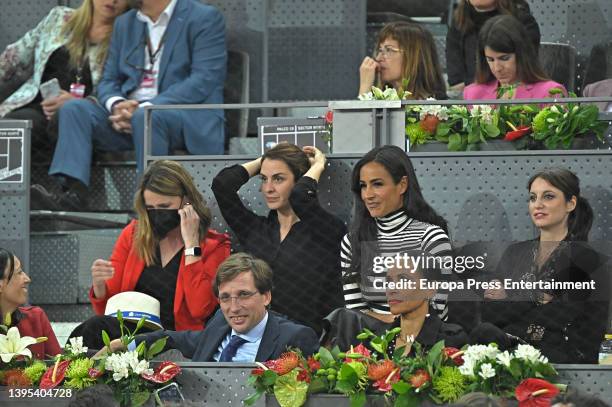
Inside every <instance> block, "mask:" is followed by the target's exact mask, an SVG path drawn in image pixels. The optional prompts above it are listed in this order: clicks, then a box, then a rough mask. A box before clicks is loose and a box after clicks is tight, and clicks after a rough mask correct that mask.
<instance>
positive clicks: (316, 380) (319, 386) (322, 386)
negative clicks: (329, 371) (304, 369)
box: [308, 376, 327, 393]
mask: <svg viewBox="0 0 612 407" xmlns="http://www.w3.org/2000/svg"><path fill="white" fill-rule="evenodd" d="M324 392H327V381H325V380H324V379H323V378H322V377H318V376H315V377H313V378H312V380H311V381H310V386H308V393H324Z"/></svg>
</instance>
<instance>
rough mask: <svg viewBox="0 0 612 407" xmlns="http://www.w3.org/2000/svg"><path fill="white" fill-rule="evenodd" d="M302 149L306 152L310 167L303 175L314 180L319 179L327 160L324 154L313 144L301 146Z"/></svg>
mask: <svg viewBox="0 0 612 407" xmlns="http://www.w3.org/2000/svg"><path fill="white" fill-rule="evenodd" d="M302 150H303V151H304V153H306V155H307V156H308V160H309V161H310V169H309V170H308V171H306V174H304V175H305V176H308V177H310V178H313V179H314V180H315V181H319V178H320V177H321V174H322V173H323V171H324V170H325V163H326V162H327V158H326V157H325V154H323V152H322V151H321V150H319V149H318V148H316V147H313V146H306V147H304V148H302Z"/></svg>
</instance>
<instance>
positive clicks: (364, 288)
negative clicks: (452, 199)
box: [341, 146, 451, 322]
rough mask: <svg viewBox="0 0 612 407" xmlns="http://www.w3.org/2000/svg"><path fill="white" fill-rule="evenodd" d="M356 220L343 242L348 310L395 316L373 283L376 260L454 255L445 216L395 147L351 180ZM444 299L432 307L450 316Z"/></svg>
mask: <svg viewBox="0 0 612 407" xmlns="http://www.w3.org/2000/svg"><path fill="white" fill-rule="evenodd" d="M351 189H352V191H353V195H354V212H353V220H352V223H351V226H350V228H349V233H348V234H347V235H346V236H344V238H343V239H342V250H341V261H342V274H343V279H344V286H343V288H344V299H345V305H346V308H349V309H353V310H361V311H364V312H366V313H367V314H369V315H370V316H373V317H375V318H378V319H381V320H383V321H387V322H390V321H391V320H392V319H393V317H392V315H391V314H390V311H389V304H388V303H387V299H386V297H385V293H384V290H383V291H381V290H379V289H377V288H375V287H373V284H372V279H373V278H375V277H376V274H377V273H378V274H379V273H383V272H385V270H378V271H377V270H375V268H374V261H375V259H374V257H375V256H379V255H383V254H393V253H398V252H405V251H408V250H420V251H422V252H423V253H425V254H427V255H430V256H434V257H437V258H439V259H445V258H447V257H448V256H450V255H451V245H450V241H449V238H448V232H447V225H446V221H445V220H444V218H442V217H441V216H440V215H438V214H437V213H436V211H435V210H434V209H433V208H432V207H431V206H430V205H429V204H428V203H427V201H426V200H425V198H424V197H423V194H422V193H421V188H420V186H419V182H418V180H417V177H416V174H415V172H414V168H413V166H412V162H411V161H410V159H409V158H408V156H407V155H406V153H405V152H404V151H403V150H402V149H401V148H399V147H396V146H382V147H378V148H375V149H373V150H371V151H370V152H368V153H367V154H366V155H365V156H363V158H362V159H361V160H359V161H358V162H357V164H356V165H355V168H354V169H353V174H352V178H351ZM446 297H447V295H446V294H444V293H438V294H436V296H435V297H434V299H433V304H432V305H433V306H434V309H435V310H436V311H437V312H438V313H439V314H440V316H441V317H442V318H443V319H444V318H445V317H446V313H447V309H446Z"/></svg>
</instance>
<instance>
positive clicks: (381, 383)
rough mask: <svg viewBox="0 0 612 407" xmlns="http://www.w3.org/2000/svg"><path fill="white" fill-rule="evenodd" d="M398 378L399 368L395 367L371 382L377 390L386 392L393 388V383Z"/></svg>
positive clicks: (397, 380)
mask: <svg viewBox="0 0 612 407" xmlns="http://www.w3.org/2000/svg"><path fill="white" fill-rule="evenodd" d="M399 379H400V369H399V368H395V369H393V370H392V371H391V372H390V373H389V374H388V375H387V376H385V377H383V378H382V379H380V380H377V381H375V382H374V383H372V386H373V387H374V388H375V389H378V391H380V392H383V393H386V392H389V391H391V390H393V383H397V382H399Z"/></svg>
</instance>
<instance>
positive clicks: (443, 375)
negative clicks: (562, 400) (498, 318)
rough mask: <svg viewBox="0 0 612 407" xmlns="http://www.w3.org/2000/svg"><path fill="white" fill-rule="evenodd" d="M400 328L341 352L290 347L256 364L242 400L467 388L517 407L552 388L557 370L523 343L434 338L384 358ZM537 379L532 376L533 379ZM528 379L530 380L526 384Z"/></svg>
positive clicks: (392, 397) (426, 395)
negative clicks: (305, 352) (453, 343)
mask: <svg viewBox="0 0 612 407" xmlns="http://www.w3.org/2000/svg"><path fill="white" fill-rule="evenodd" d="M399 330H400V328H395V329H393V330H391V331H388V332H385V333H384V334H382V335H380V336H377V335H375V334H374V333H372V332H371V331H368V330H364V332H362V333H361V334H359V336H358V338H359V339H360V340H362V341H369V346H368V347H366V346H364V345H363V344H359V345H358V346H356V347H351V349H348V350H347V351H346V352H341V351H340V350H339V349H338V348H337V347H336V348H334V349H332V350H328V349H326V348H323V347H322V348H320V350H319V352H317V353H316V354H315V355H313V356H310V357H308V358H304V357H303V356H302V354H301V353H300V352H299V351H297V350H289V351H287V352H286V353H283V354H282V355H281V356H280V357H279V358H278V359H275V360H270V361H267V362H264V363H257V364H258V366H259V367H258V368H256V369H254V370H253V371H252V372H251V376H250V378H249V381H248V382H249V384H250V385H251V386H253V387H254V389H255V392H254V393H253V394H252V395H251V396H249V397H248V398H247V399H246V400H244V402H245V404H247V405H252V404H254V403H255V402H256V401H257V399H259V398H260V397H261V396H262V395H264V394H266V393H267V394H273V395H274V396H275V397H276V400H277V401H278V403H279V404H280V405H281V406H282V407H299V406H302V405H303V404H304V403H305V402H306V400H307V398H308V396H309V395H311V394H315V393H330V394H343V395H345V396H347V397H348V398H349V399H350V402H351V406H352V407H360V406H363V405H365V404H366V400H367V398H366V394H371V395H378V396H381V397H384V398H385V400H386V401H387V402H388V403H389V404H393V405H394V406H408V407H411V406H418V405H420V404H421V403H422V402H424V401H426V400H428V401H430V402H433V403H437V404H442V403H449V402H454V401H456V400H457V399H458V398H460V397H461V396H462V395H464V394H466V393H469V392H472V391H484V392H486V393H489V394H495V395H498V396H501V397H516V399H517V400H519V403H520V406H521V407H529V406H531V405H541V404H530V403H532V402H534V400H535V401H538V402H540V401H543V400H544V399H546V398H549V397H550V398H552V397H554V395H556V394H557V393H558V388H557V387H556V386H555V385H552V384H551V383H549V382H548V381H547V380H545V379H548V380H552V379H553V378H554V377H555V376H556V371H555V369H554V368H553V367H552V365H551V364H550V363H548V360H546V358H545V357H544V356H542V355H541V353H540V352H539V351H538V350H537V349H535V348H533V347H532V346H529V345H520V346H519V347H518V348H517V349H516V351H514V352H513V353H509V352H507V351H505V352H501V351H499V349H498V348H497V347H496V346H495V345H487V346H484V345H473V346H466V347H464V349H462V350H460V349H456V348H452V347H445V346H444V342H443V341H440V342H438V343H436V344H435V345H434V346H433V347H432V348H431V349H429V350H428V351H425V350H424V349H423V348H422V347H421V346H420V345H419V344H418V343H416V342H415V343H413V344H412V346H413V348H414V353H413V354H414V356H410V357H407V356H405V355H404V350H405V348H404V347H401V348H398V349H396V350H395V351H394V352H393V354H392V355H388V351H387V350H388V346H389V344H390V343H391V341H393V340H394V339H395V336H396V335H397V334H398V333H399ZM531 378H537V381H535V382H534V381H533V380H534V379H531ZM526 380H530V381H526Z"/></svg>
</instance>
